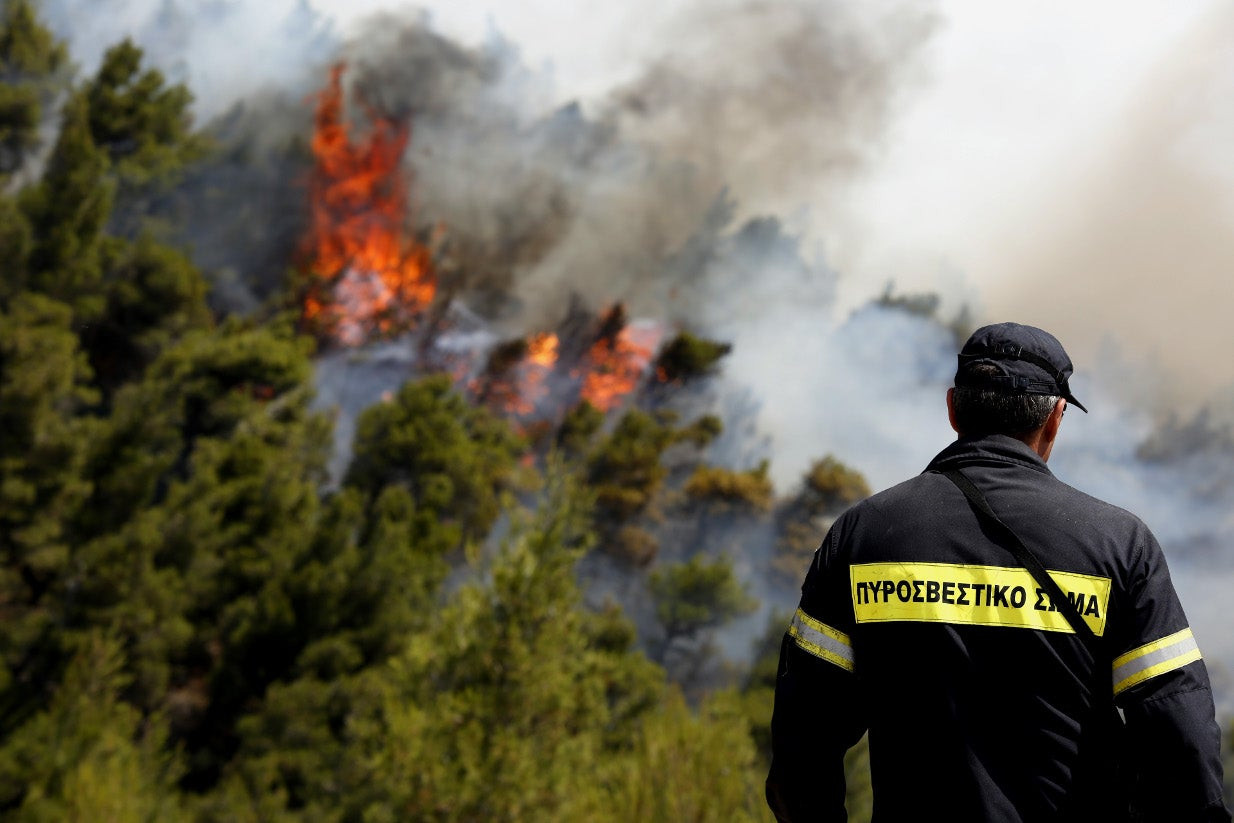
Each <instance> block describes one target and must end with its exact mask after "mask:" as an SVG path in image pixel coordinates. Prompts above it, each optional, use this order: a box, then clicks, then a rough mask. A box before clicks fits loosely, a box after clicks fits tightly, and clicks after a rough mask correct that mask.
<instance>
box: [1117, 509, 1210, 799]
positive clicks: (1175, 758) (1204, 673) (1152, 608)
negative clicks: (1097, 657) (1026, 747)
mask: <svg viewBox="0 0 1234 823" xmlns="http://www.w3.org/2000/svg"><path fill="white" fill-rule="evenodd" d="M1141 545H1142V550H1141V552H1140V555H1139V557H1138V559H1137V561H1136V562H1135V564H1134V565H1133V566H1132V568H1131V574H1130V578H1129V580H1128V581H1127V599H1126V607H1125V608H1126V620H1125V621H1120V627H1119V631H1118V634H1117V635H1116V636H1115V637H1113V638H1112V640H1113V641H1114V643H1115V647H1116V652H1115V654H1116V655H1117V656H1116V657H1115V658H1114V661H1113V677H1112V682H1113V689H1114V700H1115V702H1116V703H1117V705H1118V706H1119V707H1120V708H1121V709H1122V710H1123V714H1124V717H1125V719H1126V733H1127V747H1126V760H1125V768H1126V769H1127V770H1128V771H1129V772H1130V773H1131V782H1132V789H1131V791H1132V795H1133V806H1134V807H1135V808H1137V809H1138V810H1139V811H1140V812H1141V813H1142V814H1143V815H1144V817H1145V819H1147V820H1162V821H1165V820H1169V821H1218V820H1224V821H1228V820H1230V812H1229V809H1228V808H1227V807H1226V805H1225V802H1224V800H1223V797H1222V767H1221V732H1220V729H1219V728H1218V726H1217V722H1216V719H1215V716H1214V710H1213V696H1212V691H1211V688H1210V686H1209V680H1208V670H1207V669H1206V668H1205V666H1204V660H1203V658H1202V657H1201V654H1200V649H1199V646H1198V645H1197V643H1196V639H1195V637H1194V636H1193V635H1192V633H1191V629H1190V627H1189V626H1188V624H1187V618H1186V615H1185V614H1184V613H1183V609H1182V605H1181V604H1180V603H1179V600H1178V595H1177V593H1176V592H1175V590H1174V584H1173V583H1172V581H1171V580H1170V572H1169V569H1168V568H1167V566H1166V561H1165V556H1164V555H1163V554H1162V551H1161V547H1160V546H1159V545H1158V544H1157V541H1156V539H1155V538H1153V536H1152V534H1151V533H1147V530H1146V536H1145V538H1144V540H1143V542H1142V544H1141Z"/></svg>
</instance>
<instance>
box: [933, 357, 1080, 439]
mask: <svg viewBox="0 0 1234 823" xmlns="http://www.w3.org/2000/svg"><path fill="white" fill-rule="evenodd" d="M967 368H970V369H972V370H973V371H974V372H976V373H981V371H982V370H985V369H994V368H995V367H994V366H991V365H990V364H988V363H974V364H972V365H971V366H968V367H967ZM1057 403H1058V395H1050V394H1025V393H1017V392H1007V391H1000V390H998V389H975V388H968V387H964V386H960V387H957V388H956V389H955V391H954V393H953V394H952V396H951V406H952V409H953V411H954V412H955V420H956V428H957V429H959V430H960V433H961V434H964V435H977V436H980V435H986V434H1005V435H1008V436H1010V437H1020V436H1022V435H1025V434H1028V433H1029V432H1032V431H1036V430H1037V429H1039V428H1041V427H1042V426H1044V425H1045V421H1046V420H1047V419H1048V418H1049V416H1050V412H1052V411H1054V406H1055V405H1056V404H1057Z"/></svg>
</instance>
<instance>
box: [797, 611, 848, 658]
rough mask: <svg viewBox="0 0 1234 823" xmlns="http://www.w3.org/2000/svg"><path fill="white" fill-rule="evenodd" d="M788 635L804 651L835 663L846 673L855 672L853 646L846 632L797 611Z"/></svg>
mask: <svg viewBox="0 0 1234 823" xmlns="http://www.w3.org/2000/svg"><path fill="white" fill-rule="evenodd" d="M788 633H789V635H790V636H791V637H792V638H793V642H795V643H796V644H797V646H798V647H799V648H800V649H801V650H802V651H804V652H808V653H809V654H812V655H814V656H815V657H817V658H820V659H822V660H826V661H827V662H828V663H834V664H835V665H837V666H839V667H840V668H841V669H844V671H846V672H851V671H853V644H852V643H851V642H850V641H849V639H848V635H847V634H845V633H844V632H842V631H839V630H838V629H833V628H831V627H830V626H828V625H827V624H825V623H822V622H820V621H818V620H815V619H814V618H813V617H810V615H808V614H806V613H805V612H803V611H802V610H801V609H797V613H796V614H794V615H793V622H792V625H790V626H789V627H788Z"/></svg>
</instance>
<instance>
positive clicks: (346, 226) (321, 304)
mask: <svg viewBox="0 0 1234 823" xmlns="http://www.w3.org/2000/svg"><path fill="white" fill-rule="evenodd" d="M343 71H344V67H343V66H342V65H341V64H340V65H336V66H335V67H334V68H333V69H332V70H331V72H330V82H329V84H328V85H327V86H326V88H325V89H324V90H322V91H321V92H320V94H319V95H318V97H317V111H316V116H315V118H314V131H313V140H312V149H313V157H314V160H315V165H314V167H313V174H312V179H311V184H310V187H309V188H310V193H311V197H312V203H313V212H312V225H311V229H310V232H309V237H308V241H307V245H308V250H307V257H308V262H307V263H306V268H307V269H308V270H309V271H310V272H311V273H312V275H313V277H314V280H313V282H312V283H311V285H310V288H309V293H308V295H307V296H306V298H305V302H304V318H305V320H306V322H308V323H309V324H310V325H312V326H315V327H317V328H320V329H321V330H322V331H324V332H325V333H326V334H328V335H331V336H333V337H335V338H336V339H338V340H339V341H340V342H342V343H344V344H347V345H357V344H359V343H362V342H364V341H365V340H366V339H368V338H369V337H370V336H372V335H373V334H383V335H384V334H391V333H394V332H397V331H401V330H403V329H406V328H408V327H409V326H410V325H411V324H412V323H413V322H414V320H415V319H416V317H417V316H418V315H419V314H420V313H422V312H423V311H424V310H425V309H427V308H428V306H429V304H430V303H431V302H432V300H433V295H434V293H435V292H436V287H437V285H436V280H435V277H434V275H433V269H432V265H431V261H430V255H429V251H428V248H427V247H426V246H424V245H423V244H421V243H418V242H416V241H415V240H414V239H412V238H411V237H410V235H409V232H408V218H409V200H408V191H409V181H408V173H407V171H406V170H405V169H403V168H402V158H403V152H404V150H405V149H406V148H407V143H408V140H409V139H410V137H411V127H410V125H409V124H407V123H400V122H394V121H392V120H389V119H387V118H384V117H382V116H380V115H379V114H377V113H376V112H375V111H372V110H370V112H369V114H370V117H371V119H372V120H373V124H372V130H371V132H370V133H369V135H368V136H367V138H365V139H363V140H359V141H353V140H352V137H351V135H350V133H349V130H348V128H347V124H346V121H345V119H344V99H343V86H342V78H343Z"/></svg>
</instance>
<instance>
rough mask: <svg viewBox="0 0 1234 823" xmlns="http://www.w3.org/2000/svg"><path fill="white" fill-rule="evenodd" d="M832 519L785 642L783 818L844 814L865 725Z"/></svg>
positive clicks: (775, 720) (775, 731)
mask: <svg viewBox="0 0 1234 823" xmlns="http://www.w3.org/2000/svg"><path fill="white" fill-rule="evenodd" d="M839 525H840V524H839V523H837V524H836V525H835V526H833V527H832V530H831V532H830V533H829V534H828V535H827V539H826V540H824V541H823V545H822V546H821V547H820V548H819V550H818V551H817V552H815V553H814V561H813V563H812V564H811V566H810V570H809V572H808V574H807V575H806V580H805V583H804V585H803V586H802V595H801V604H800V606H799V607H798V609H797V611H796V613H795V614H794V615H793V620H792V623H791V624H790V626H789V628H788V631H787V632H785V634H784V639H783V641H782V642H781V644H780V666H779V671H778V675H777V678H776V693H775V708H774V710H773V712H772V718H771V749H772V760H771V771H770V773H769V774H768V776H767V804H768V805H769V806H770V807H771V810H772V812H774V813H775V816H776V819H777V820H780V821H795V823H800V822H801V821H844V820H846V819H847V813H846V811H845V807H844V793H845V785H844V753H845V752H846V751H848V749H849V748H850V747H852V746H853V744H855V743H856V742H857V741H858V740H860V739H861V735H862V734H864V733H865V728H866V721H865V711H864V708H863V707H862V706H861V704H860V701H859V700H858V696H859V693H860V691H859V689H858V688H857V685H856V666H855V663H856V661H855V658H854V655H853V645H852V639H851V638H852V634H853V631H852V628H853V609H852V602H851V597H850V595H849V588H848V573H847V569H846V568H844V567H843V566H841V565H840V564H838V563H837V562H836V559H835V555H836V551H835V549H836V545H835V544H836V542H837V541H838V539H839V533H840V527H839Z"/></svg>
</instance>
